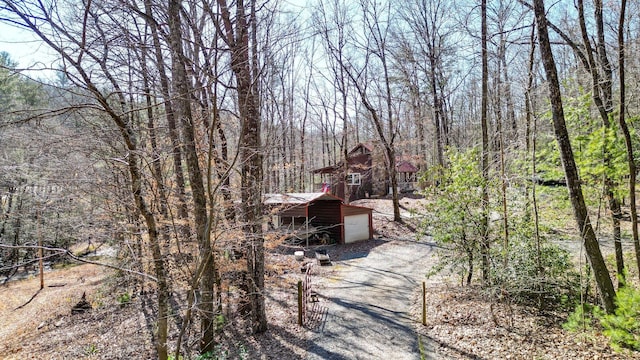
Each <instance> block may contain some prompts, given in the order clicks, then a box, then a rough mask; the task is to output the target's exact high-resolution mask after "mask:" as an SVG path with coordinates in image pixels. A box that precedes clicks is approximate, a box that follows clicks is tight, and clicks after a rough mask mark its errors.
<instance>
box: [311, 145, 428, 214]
mask: <svg viewBox="0 0 640 360" xmlns="http://www.w3.org/2000/svg"><path fill="white" fill-rule="evenodd" d="M347 164H348V170H347V173H346V174H345V167H344V161H340V162H339V163H338V164H335V165H331V166H327V167H323V168H320V169H315V170H312V173H313V174H314V175H317V177H316V178H319V180H320V182H315V183H314V186H315V187H316V188H317V189H318V190H319V191H326V192H330V193H331V194H333V195H335V196H337V197H339V198H343V199H349V201H354V200H358V199H366V198H370V197H381V196H386V195H388V194H389V193H390V192H391V190H390V186H391V181H390V177H389V171H388V169H387V166H386V161H385V153H384V149H383V148H382V146H381V145H376V144H373V143H360V144H358V145H356V146H355V147H353V148H352V149H351V151H349V153H348V155H347ZM396 170H397V175H398V191H400V192H410V191H413V190H415V184H416V181H417V173H418V168H417V167H416V166H415V165H413V164H412V163H411V162H410V161H409V160H403V159H402V158H398V159H396ZM345 181H346V182H347V187H346V191H347V193H346V194H345V186H344V185H345Z"/></svg>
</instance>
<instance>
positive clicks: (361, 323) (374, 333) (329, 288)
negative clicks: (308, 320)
mask: <svg viewBox="0 0 640 360" xmlns="http://www.w3.org/2000/svg"><path fill="white" fill-rule="evenodd" d="M432 251H433V248H432V247H431V246H430V245H428V244H425V243H418V242H415V241H398V240H396V241H392V242H387V243H384V244H382V245H380V246H377V247H375V248H373V249H371V250H370V251H361V252H351V253H345V254H343V255H342V259H337V260H336V259H333V258H332V260H333V268H332V269H331V270H330V271H328V272H327V274H326V276H323V277H321V278H320V279H319V281H318V282H317V283H316V291H317V292H318V294H319V298H320V304H321V306H320V308H324V310H325V311H326V314H325V315H324V318H323V321H321V322H320V323H319V324H318V325H317V328H315V329H314V330H313V331H312V332H311V336H310V342H311V344H312V345H311V346H310V347H309V349H308V356H307V359H309V360H319V359H336V360H337V359H381V358H385V357H386V358H393V359H420V351H419V348H418V340H417V337H416V334H415V331H414V323H415V321H418V319H412V318H411V317H410V315H409V314H410V307H411V304H412V298H413V297H414V296H415V295H416V293H417V292H418V291H419V289H420V288H421V286H422V285H421V284H422V281H423V279H424V274H425V272H426V269H427V268H428V267H427V266H428V265H429V264H430V263H431V256H432Z"/></svg>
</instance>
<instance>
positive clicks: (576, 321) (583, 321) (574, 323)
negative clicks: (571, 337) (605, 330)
mask: <svg viewBox="0 0 640 360" xmlns="http://www.w3.org/2000/svg"><path fill="white" fill-rule="evenodd" d="M593 311H594V308H593V306H592V305H590V304H587V303H583V304H577V305H576V308H575V310H574V311H573V312H572V313H571V314H569V316H568V317H567V321H566V322H565V323H564V324H562V328H563V329H565V330H567V331H570V332H587V331H591V330H593V324H594V321H595V316H594V315H593Z"/></svg>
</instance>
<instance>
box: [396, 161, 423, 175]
mask: <svg viewBox="0 0 640 360" xmlns="http://www.w3.org/2000/svg"><path fill="white" fill-rule="evenodd" d="M396 170H397V171H398V172H407V173H417V172H418V168H417V167H416V166H415V165H413V164H412V163H410V162H408V161H406V160H401V161H398V163H397V164H396Z"/></svg>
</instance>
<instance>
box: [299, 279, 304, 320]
mask: <svg viewBox="0 0 640 360" xmlns="http://www.w3.org/2000/svg"><path fill="white" fill-rule="evenodd" d="M302 306H303V303H302V280H298V325H300V326H302V324H303V320H302V311H303V310H302Z"/></svg>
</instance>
